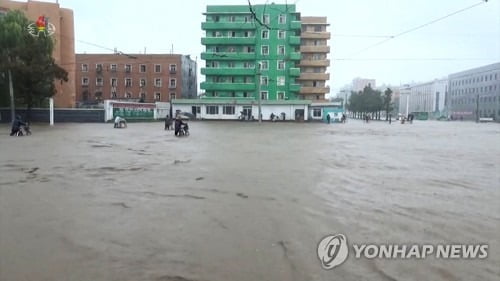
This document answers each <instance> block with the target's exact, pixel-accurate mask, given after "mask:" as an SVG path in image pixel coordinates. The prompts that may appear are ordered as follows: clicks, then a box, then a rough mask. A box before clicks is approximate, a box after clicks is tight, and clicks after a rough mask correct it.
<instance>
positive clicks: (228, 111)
mask: <svg viewBox="0 0 500 281" xmlns="http://www.w3.org/2000/svg"><path fill="white" fill-rule="evenodd" d="M222 114H224V115H234V106H233V105H225V106H223V107H222Z"/></svg>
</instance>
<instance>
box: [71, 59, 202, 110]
mask: <svg viewBox="0 0 500 281" xmlns="http://www.w3.org/2000/svg"><path fill="white" fill-rule="evenodd" d="M76 65H77V75H76V81H77V82H76V84H77V86H76V90H77V101H78V103H79V104H80V105H85V104H96V103H101V102H102V101H103V100H107V99H113V100H122V101H141V102H168V101H170V100H171V99H176V98H185V99H188V98H196V97H197V77H196V76H197V75H196V73H197V70H196V61H194V60H192V59H191V58H190V57H189V56H184V55H176V54H173V55H171V54H150V55H148V54H134V55H117V54H77V55H76Z"/></svg>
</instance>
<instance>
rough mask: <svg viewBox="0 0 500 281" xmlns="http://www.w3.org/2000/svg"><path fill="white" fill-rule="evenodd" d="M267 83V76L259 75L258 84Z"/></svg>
mask: <svg viewBox="0 0 500 281" xmlns="http://www.w3.org/2000/svg"><path fill="white" fill-rule="evenodd" d="M268 83H269V78H267V76H261V77H260V84H261V85H267V84H268Z"/></svg>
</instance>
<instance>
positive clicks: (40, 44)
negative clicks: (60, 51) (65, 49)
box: [0, 11, 68, 108]
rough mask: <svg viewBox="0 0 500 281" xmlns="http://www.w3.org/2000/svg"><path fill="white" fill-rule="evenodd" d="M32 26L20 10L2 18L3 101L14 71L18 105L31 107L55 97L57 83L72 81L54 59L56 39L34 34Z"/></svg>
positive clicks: (0, 62)
mask: <svg viewBox="0 0 500 281" xmlns="http://www.w3.org/2000/svg"><path fill="white" fill-rule="evenodd" d="M30 23H31V22H30V21H29V20H28V19H27V18H26V17H25V16H24V14H23V13H22V12H20V11H10V12H8V13H7V14H6V15H5V16H3V17H1V18H0V77H2V78H0V93H1V95H2V98H0V101H2V100H4V98H3V96H4V95H8V91H6V90H7V89H8V87H6V84H7V83H8V81H7V79H6V77H7V74H6V73H7V71H8V70H10V71H11V73H12V82H13V88H14V93H15V97H16V102H17V103H20V104H24V105H26V106H27V107H28V108H31V107H32V106H33V105H41V104H42V103H43V102H44V101H45V100H46V98H48V97H51V96H53V95H55V93H56V88H55V84H54V81H55V80H60V81H68V73H67V72H66V71H65V70H64V69H63V68H61V67H60V66H58V65H57V64H56V63H55V61H54V59H53V58H52V50H53V48H54V42H53V39H52V37H50V36H44V35H43V34H40V36H39V37H34V36H32V35H30V34H29V33H28V31H27V27H28V25H29V24H30Z"/></svg>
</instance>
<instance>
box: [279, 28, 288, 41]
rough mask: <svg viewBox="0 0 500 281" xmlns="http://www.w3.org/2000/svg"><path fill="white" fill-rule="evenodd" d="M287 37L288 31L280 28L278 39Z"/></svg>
mask: <svg viewBox="0 0 500 281" xmlns="http://www.w3.org/2000/svg"><path fill="white" fill-rule="evenodd" d="M285 37H286V31H284V30H279V31H278V39H285Z"/></svg>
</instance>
